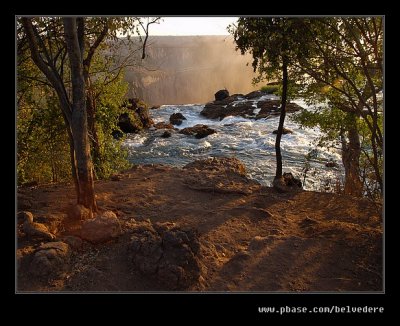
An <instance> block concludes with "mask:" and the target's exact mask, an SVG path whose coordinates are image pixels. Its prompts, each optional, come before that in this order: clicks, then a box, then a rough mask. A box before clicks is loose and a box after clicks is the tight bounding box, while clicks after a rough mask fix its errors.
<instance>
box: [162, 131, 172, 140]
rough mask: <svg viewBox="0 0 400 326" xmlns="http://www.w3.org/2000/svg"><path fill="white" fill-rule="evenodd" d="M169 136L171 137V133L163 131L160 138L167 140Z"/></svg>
mask: <svg viewBox="0 0 400 326" xmlns="http://www.w3.org/2000/svg"><path fill="white" fill-rule="evenodd" d="M171 136H172V134H171V132H170V131H168V130H166V131H164V132H163V134H162V135H161V138H169V137H171Z"/></svg>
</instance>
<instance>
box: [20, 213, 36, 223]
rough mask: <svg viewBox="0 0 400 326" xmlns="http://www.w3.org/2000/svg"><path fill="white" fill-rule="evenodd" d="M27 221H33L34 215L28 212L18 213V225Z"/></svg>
mask: <svg viewBox="0 0 400 326" xmlns="http://www.w3.org/2000/svg"><path fill="white" fill-rule="evenodd" d="M26 220H30V221H33V214H32V213H31V212H28V211H20V212H18V213H17V221H18V224H20V223H24V222H25V221H26Z"/></svg>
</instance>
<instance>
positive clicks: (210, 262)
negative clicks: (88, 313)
mask: <svg viewBox="0 0 400 326" xmlns="http://www.w3.org/2000/svg"><path fill="white" fill-rule="evenodd" d="M120 174H121V180H120V181H118V182H113V181H111V180H98V181H95V189H96V198H97V204H98V206H99V209H100V213H98V216H101V215H102V213H101V212H102V211H113V212H114V213H115V215H114V214H113V217H112V218H111V220H115V219H118V221H119V223H120V227H121V229H120V230H121V232H120V233H119V234H118V235H117V236H116V237H115V238H111V239H112V241H106V242H100V243H91V242H89V241H87V240H84V239H82V238H81V235H80V233H81V230H82V227H83V224H85V223H87V221H86V220H80V219H70V218H69V217H67V215H66V212H67V211H68V208H69V207H70V206H71V205H73V204H74V203H75V202H76V197H75V194H74V185H73V184H72V183H71V184H54V185H46V186H38V187H37V188H33V189H19V194H18V195H19V196H18V198H20V194H24V196H25V197H24V198H29V200H30V201H31V202H32V203H35V205H33V206H32V209H31V210H30V211H31V213H32V214H33V216H34V217H36V216H37V217H41V218H42V219H41V222H42V223H43V224H44V225H46V226H47V227H48V228H49V227H50V225H51V220H52V219H51V218H50V219H49V223H48V222H47V220H46V219H47V217H50V216H51V215H54V216H57V217H58V218H57V219H60V221H61V222H62V223H61V225H59V226H58V231H57V232H58V233H57V234H55V235H56V236H57V239H60V240H62V241H63V242H66V243H68V244H69V248H70V250H69V252H70V253H69V256H70V258H69V259H68V258H66V257H67V256H68V254H67V253H66V249H65V245H56V246H57V248H54V243H50V244H46V246H50V247H46V246H45V247H44V248H43V247H42V248H41V249H40V250H38V249H39V247H40V246H41V244H40V243H38V242H37V241H36V240H34V239H30V238H28V237H26V236H25V235H24V233H23V230H22V223H20V224H19V225H18V228H17V232H18V234H17V235H18V242H17V252H16V259H17V268H18V269H17V277H18V282H17V286H18V289H17V291H18V292H24V291H39V292H49V291H50V292H52V291H61V292H62V291H112V292H116V291H135V292H137V291H166V290H170V291H172V288H173V286H176V289H177V288H178V287H180V286H182V288H183V287H185V286H188V287H187V288H185V291H186V290H193V291H233V292H236V291H247V292H252V291H272V292H273V291H289V292H309V291H325V292H326V291H334V292H338V291H382V286H383V281H382V278H383V275H382V266H383V265H382V260H383V248H382V243H383V242H382V235H383V226H382V209H381V208H380V209H379V208H378V207H377V206H376V205H374V204H373V203H371V202H369V201H367V200H363V199H357V198H354V197H350V196H345V195H341V194H340V195H339V194H331V193H318V192H313V191H291V192H282V193H280V192H278V191H276V189H274V188H270V187H264V186H261V185H260V184H258V183H257V182H255V181H253V180H251V179H249V178H248V177H247V176H246V170H245V167H244V166H243V164H242V163H241V162H240V161H238V160H236V159H233V158H218V159H215V158H210V159H208V160H205V161H204V160H203V161H200V162H193V163H190V164H188V165H187V166H186V167H185V168H175V167H171V166H168V165H157V164H152V165H138V166H135V167H133V168H132V169H130V170H127V171H124V172H121V173H120ZM283 182H284V181H283ZM285 186H286V185H285ZM293 188H294V189H296V188H297V189H300V188H298V187H297V186H294V187H293ZM38 202H43V203H45V205H41V206H37V205H36V203H38ZM18 204H19V203H18ZM18 211H23V209H21V207H20V206H18ZM19 220H20V221H21V220H22V216H21V217H20V219H19ZM147 220H150V223H149V222H144V221H147ZM142 223H144V224H143V225H144V227H143V228H144V230H143V232H142V231H140V232H139V231H138V232H136V231H135V228H136V229H137V228H138V226H139V225H142ZM146 223H147V224H146ZM165 223H166V224H165ZM164 225H165V230H168V231H162V230H161V229H162V228H163V227H164ZM148 226H149V228H150V226H151V228H152V229H151V228H150V230H151V231H148V232H149V233H148V234H149V236H148V237H146V236H145V234H146V232H147V231H146V229H147V228H148ZM153 230H154V231H153ZM189 230H196V237H194V238H193V239H197V240H198V242H199V243H200V253H199V254H196V252H197V251H196V249H195V247H193V245H191V244H193V243H197V242H196V241H197V240H194V241H191V240H190V239H191V238H190V232H189V233H187V232H188V231H189ZM181 232H182V233H181ZM167 234H169V235H171V238H169V236H167ZM134 235H137V239H136V240H131V237H132V236H134ZM185 236H187V238H188V240H186V237H185ZM139 239H140V240H139ZM157 239H158V240H161V241H162V243H164V242H165V243H168V245H167V247H168V248H171V251H169V252H171V254H167V255H166V256H165V257H168V262H174V263H173V264H172V263H171V264H170V263H167V264H164V265H163V266H181V267H182V266H183V265H182V264H184V262H183V260H181V258H182V257H184V256H185V255H187V256H188V257H191V258H188V259H187V261H188V262H190V261H191V262H192V263H188V264H187V265H185V266H186V267H189V266H192V267H193V269H191V268H187V269H186V270H187V271H189V272H188V273H187V272H186V270H185V268H183V270H185V273H187V274H185V273H183V272H182V270H181V269H180V268H178V267H175V268H172V267H171V268H162V269H160V270H163V269H164V272H165V274H162V273H163V272H161V274H159V272H158V271H157V272H156V273H155V274H154V275H153V277H149V276H148V275H144V274H143V272H141V271H140V269H139V268H136V267H135V263H134V262H133V260H132V259H133V254H132V251H130V249H128V248H131V247H132V241H134V242H135V243H139V242H141V241H143V242H144V243H146V244H149V243H153V240H154V244H155V245H154V246H155V248H156V247H157V245H156V243H158V242H157V241H158V240H157ZM169 239H170V240H169ZM179 239H182V242H180V241H181V240H179ZM156 240H157V241H156ZM178 243H179V245H178ZM179 246H181V247H179ZM145 247H146V248H148V249H149V250H150V247H149V246H145ZM178 248H181V249H179V250H178ZM64 249H65V250H64ZM142 249H143V250H142ZM142 249H140V250H138V251H137V252H138V257H141V258H140V259H139V260H141V261H142V262H145V261H147V259H144V257H145V256H146V257H147V254H146V255H145V252H144V251H145V249H144V247H143V248H142ZM164 249H165V248H162V250H164ZM42 250H43V251H45V252H47V253H41V254H37V257H38V258H36V259H37V260H36V262H35V263H34V265H31V264H32V261H33V260H34V257H35V255H36V253H37V252H39V251H42ZM146 250H147V249H146ZM48 251H49V252H51V254H50V253H48ZM128 252H130V253H129V254H127V253H128ZM155 252H157V250H156V251H155ZM177 252H179V253H182V255H181V254H179V257H175V256H174V255H173V254H172V253H177ZM40 257H42V258H40ZM50 257H56V258H55V260H54V261H55V262H57V263H55V265H56V266H58V267H54V269H53V267H52V266H53V265H52V263H51V262H52V258H50ZM64 257H65V259H64ZM154 257H155V256H154ZM152 259H153V256H150V257H149V259H148V263H151V264H153V265H154V264H156V262H155V260H154V259H153V260H152ZM163 259H164V258H162V259H161V260H163ZM197 259H198V261H197ZM195 261H196V262H197V265H196V263H194V262H195ZM35 264H37V265H35ZM139 265H140V264H139ZM199 265H200V266H199ZM44 266H46V267H44ZM196 266H197V267H199V268H197V267H196ZM202 266H205V267H206V268H204V269H203V267H202ZM134 267H135V268H134ZM33 270H35V272H37V273H38V275H48V276H46V277H35V278H34V277H32V272H33ZM48 271H50V272H48ZM53 271H54V272H53ZM199 271H200V275H201V276H200V277H199V278H198V279H197V276H198V275H199ZM35 272H34V273H35ZM161 275H163V276H161ZM177 275H192V276H193V278H190V277H189V276H188V277H189V278H186V276H183V277H182V276H181V278H179V277H177ZM164 279H165V280H167V279H168V280H169V281H167V282H166V283H165V282H164V281H163V280H164ZM190 279H191V280H192V281H193V280H195V281H194V282H193V283H192V281H190ZM181 280H182V283H181ZM163 282H164V283H163ZM189 284H191V285H189Z"/></svg>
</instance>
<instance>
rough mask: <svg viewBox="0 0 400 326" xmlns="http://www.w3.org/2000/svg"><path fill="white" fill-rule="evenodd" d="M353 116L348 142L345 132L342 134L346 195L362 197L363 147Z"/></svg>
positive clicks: (353, 115) (348, 132)
mask: <svg viewBox="0 0 400 326" xmlns="http://www.w3.org/2000/svg"><path fill="white" fill-rule="evenodd" d="M351 115H352V117H351V118H352V120H354V121H352V122H353V123H351V127H350V129H349V130H347V140H346V137H345V135H344V132H342V133H341V142H342V162H343V165H344V171H345V183H344V193H345V194H347V195H352V196H357V197H361V196H362V189H363V185H362V182H361V180H360V177H361V175H360V155H361V145H360V136H359V134H358V129H357V122H356V116H355V114H351Z"/></svg>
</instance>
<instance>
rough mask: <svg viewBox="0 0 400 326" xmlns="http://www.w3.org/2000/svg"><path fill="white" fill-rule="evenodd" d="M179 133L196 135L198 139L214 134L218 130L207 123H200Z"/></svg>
mask: <svg viewBox="0 0 400 326" xmlns="http://www.w3.org/2000/svg"><path fill="white" fill-rule="evenodd" d="M179 133H180V134H184V135H194V136H195V137H196V138H197V139H200V138H204V137H207V136H208V135H211V134H214V133H216V131H215V130H214V129H211V128H210V127H208V126H206V125H202V124H198V125H195V126H193V127H188V128H184V129H182V130H181V131H180V132H179Z"/></svg>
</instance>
